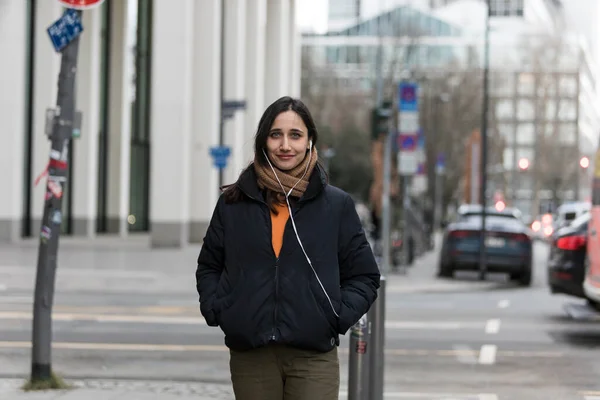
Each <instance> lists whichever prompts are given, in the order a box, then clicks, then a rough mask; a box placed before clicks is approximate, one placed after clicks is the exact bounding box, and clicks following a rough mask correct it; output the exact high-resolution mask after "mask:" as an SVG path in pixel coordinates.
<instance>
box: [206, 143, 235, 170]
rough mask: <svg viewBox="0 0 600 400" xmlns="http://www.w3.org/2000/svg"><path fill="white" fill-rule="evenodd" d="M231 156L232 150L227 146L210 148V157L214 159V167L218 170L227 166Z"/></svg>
mask: <svg viewBox="0 0 600 400" xmlns="http://www.w3.org/2000/svg"><path fill="white" fill-rule="evenodd" d="M230 154H231V148H230V147H227V146H217V147H211V148H210V155H211V157H212V158H213V165H214V166H215V167H216V168H218V169H223V168H225V167H226V166H227V158H228V157H229V155H230Z"/></svg>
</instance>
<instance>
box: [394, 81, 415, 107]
mask: <svg viewBox="0 0 600 400" xmlns="http://www.w3.org/2000/svg"><path fill="white" fill-rule="evenodd" d="M417 89H418V85H417V84H416V83H413V82H402V83H400V84H399V85H398V109H399V110H400V111H417V110H418V98H417Z"/></svg>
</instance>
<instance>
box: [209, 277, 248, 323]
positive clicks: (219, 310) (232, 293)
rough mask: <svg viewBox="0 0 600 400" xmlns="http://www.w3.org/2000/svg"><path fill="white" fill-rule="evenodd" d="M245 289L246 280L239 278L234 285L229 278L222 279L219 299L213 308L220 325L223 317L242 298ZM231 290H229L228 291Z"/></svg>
mask: <svg viewBox="0 0 600 400" xmlns="http://www.w3.org/2000/svg"><path fill="white" fill-rule="evenodd" d="M243 287H244V279H243V277H242V276H240V277H239V279H238V280H237V282H235V283H234V284H233V285H232V284H231V283H229V281H228V278H227V277H222V278H221V280H219V284H218V286H217V292H216V293H217V298H216V299H215V303H214V306H213V310H214V312H215V316H216V319H217V322H218V323H219V325H221V315H222V314H223V313H224V312H226V311H227V310H228V309H229V308H231V307H232V306H233V305H234V304H235V303H236V302H238V300H239V299H240V297H241V292H242V290H243ZM228 289H229V290H228Z"/></svg>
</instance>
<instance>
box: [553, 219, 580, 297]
mask: <svg viewBox="0 0 600 400" xmlns="http://www.w3.org/2000/svg"><path fill="white" fill-rule="evenodd" d="M589 222H590V214H589V213H585V214H583V215H581V216H580V217H579V218H576V219H575V220H574V221H572V222H571V224H570V225H568V226H566V227H563V228H561V229H559V230H558V231H556V234H555V235H554V236H553V238H552V241H551V244H550V255H549V258H548V285H549V286H550V291H551V292H552V293H561V294H567V295H570V296H575V297H580V298H586V296H585V292H584V290H583V280H584V276H585V260H586V253H587V231H588V225H589Z"/></svg>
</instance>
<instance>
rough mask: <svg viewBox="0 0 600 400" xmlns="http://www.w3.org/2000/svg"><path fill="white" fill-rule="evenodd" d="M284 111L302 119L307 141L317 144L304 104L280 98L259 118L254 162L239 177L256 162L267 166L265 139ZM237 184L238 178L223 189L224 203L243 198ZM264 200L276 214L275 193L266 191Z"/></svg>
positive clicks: (314, 129) (314, 127)
mask: <svg viewBox="0 0 600 400" xmlns="http://www.w3.org/2000/svg"><path fill="white" fill-rule="evenodd" d="M286 111H294V112H295V113H296V114H298V115H299V116H300V118H302V121H303V122H304V125H306V128H307V130H308V139H309V140H312V144H313V146H315V145H316V144H317V140H318V138H319V134H318V133H317V127H316V125H315V121H314V120H313V117H312V115H311V114H310V111H309V110H308V107H306V104H304V103H303V102H302V101H301V100H300V99H294V98H292V97H290V96H284V97H281V98H279V99H277V100H275V101H274V102H273V103H272V104H271V105H270V106H269V107H267V109H266V110H265V112H264V113H263V115H262V117H261V118H260V121H259V122H258V128H257V129H256V135H255V136H254V154H255V161H253V162H251V163H250V165H248V166H247V167H246V168H245V169H244V171H242V173H241V174H240V176H241V175H242V174H244V172H246V171H247V170H248V169H250V168H254V162H258V163H259V164H260V165H262V166H267V165H268V162H267V159H266V157H265V154H264V153H263V149H265V148H266V147H267V139H268V138H269V132H270V131H271V127H272V126H273V123H274V122H275V119H276V118H277V116H278V115H279V114H281V113H282V112H286ZM238 182H239V177H238V181H236V182H235V183H234V184H232V185H229V186H226V187H224V188H223V189H224V192H223V196H224V198H225V202H226V203H236V202H239V201H241V199H242V198H243V193H242V191H241V189H240V188H239V185H238ZM265 200H266V203H267V204H268V205H269V208H270V209H271V210H272V211H273V212H277V211H276V208H275V203H276V202H277V196H276V193H274V192H271V191H270V190H267V193H266V196H265Z"/></svg>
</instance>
